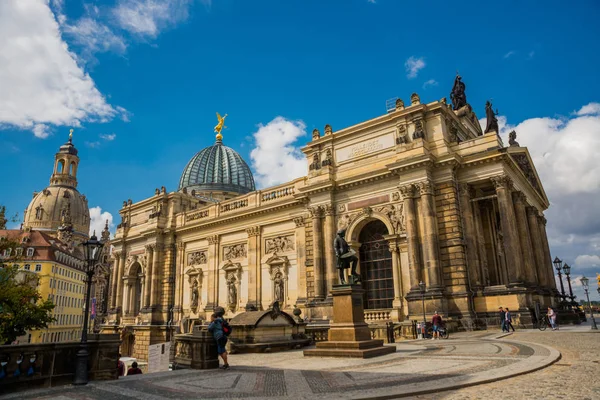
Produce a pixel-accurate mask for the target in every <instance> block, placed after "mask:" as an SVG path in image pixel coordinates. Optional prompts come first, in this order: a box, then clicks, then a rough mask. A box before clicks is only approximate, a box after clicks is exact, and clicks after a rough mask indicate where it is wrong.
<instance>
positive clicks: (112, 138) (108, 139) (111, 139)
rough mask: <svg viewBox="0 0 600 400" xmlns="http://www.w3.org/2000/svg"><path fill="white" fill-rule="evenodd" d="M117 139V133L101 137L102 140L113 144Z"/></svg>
mask: <svg viewBox="0 0 600 400" xmlns="http://www.w3.org/2000/svg"><path fill="white" fill-rule="evenodd" d="M116 138H117V134H116V133H109V134H106V135H100V139H104V140H106V141H108V142H112V141H113V140H115V139H116Z"/></svg>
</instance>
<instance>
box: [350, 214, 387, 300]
mask: <svg viewBox="0 0 600 400" xmlns="http://www.w3.org/2000/svg"><path fill="white" fill-rule="evenodd" d="M387 234H388V230H387V228H386V226H385V225H384V224H383V222H381V221H379V220H376V221H372V222H369V223H368V224H367V225H365V227H364V228H363V230H362V231H361V232H360V235H359V242H360V243H362V245H361V247H360V250H359V253H360V271H361V275H362V282H363V287H364V288H365V289H366V293H365V297H364V307H365V309H382V308H391V307H392V302H393V300H394V279H393V274H392V253H390V249H389V244H388V242H387V240H386V239H385V238H384V235H387Z"/></svg>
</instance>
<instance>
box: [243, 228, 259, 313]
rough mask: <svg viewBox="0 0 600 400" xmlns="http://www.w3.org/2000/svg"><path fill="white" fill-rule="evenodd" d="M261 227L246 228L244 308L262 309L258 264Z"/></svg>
mask: <svg viewBox="0 0 600 400" xmlns="http://www.w3.org/2000/svg"><path fill="white" fill-rule="evenodd" d="M260 232H261V228H260V226H252V227H249V228H246V233H247V234H248V303H247V304H246V310H252V309H256V310H262V291H261V288H262V273H261V265H260V253H261V234H260Z"/></svg>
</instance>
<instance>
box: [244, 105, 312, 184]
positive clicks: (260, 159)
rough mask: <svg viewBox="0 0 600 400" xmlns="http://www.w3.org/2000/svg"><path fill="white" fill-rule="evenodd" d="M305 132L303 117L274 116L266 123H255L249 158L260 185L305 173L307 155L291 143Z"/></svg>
mask: <svg viewBox="0 0 600 400" xmlns="http://www.w3.org/2000/svg"><path fill="white" fill-rule="evenodd" d="M305 135H306V125H305V124H304V122H302V121H291V120H288V119H285V118H283V117H276V118H275V119H273V120H272V121H271V122H269V123H268V124H266V125H262V124H260V125H258V130H257V131H256V132H255V133H254V134H253V137H254V142H255V147H254V149H253V150H252V151H251V152H250V159H251V160H252V168H253V169H254V173H255V174H254V178H255V179H256V183H257V185H258V187H259V188H264V187H268V186H273V185H278V184H280V183H283V182H287V181H290V180H292V179H295V178H298V177H300V176H304V175H306V173H307V163H306V158H305V156H304V154H303V153H302V152H301V151H300V149H299V148H298V147H295V146H294V144H295V143H296V141H297V140H298V139H299V138H301V137H303V136H305Z"/></svg>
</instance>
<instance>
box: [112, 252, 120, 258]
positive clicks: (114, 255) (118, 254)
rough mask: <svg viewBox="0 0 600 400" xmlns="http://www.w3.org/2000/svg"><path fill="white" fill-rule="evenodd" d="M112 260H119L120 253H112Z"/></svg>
mask: <svg viewBox="0 0 600 400" xmlns="http://www.w3.org/2000/svg"><path fill="white" fill-rule="evenodd" d="M112 256H113V258H115V259H116V258H119V257H120V256H121V252H120V251H113V253H112Z"/></svg>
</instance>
